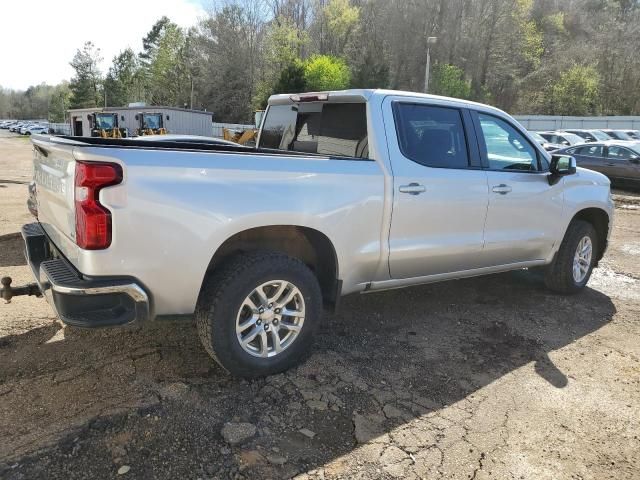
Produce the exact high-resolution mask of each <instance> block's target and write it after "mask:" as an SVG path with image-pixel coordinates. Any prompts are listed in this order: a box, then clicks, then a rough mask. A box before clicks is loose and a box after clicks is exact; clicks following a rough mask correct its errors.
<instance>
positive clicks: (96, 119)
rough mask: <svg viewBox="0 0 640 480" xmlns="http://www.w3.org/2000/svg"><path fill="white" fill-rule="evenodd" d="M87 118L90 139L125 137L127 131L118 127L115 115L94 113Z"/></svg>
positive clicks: (116, 115)
mask: <svg viewBox="0 0 640 480" xmlns="http://www.w3.org/2000/svg"><path fill="white" fill-rule="evenodd" d="M88 117H89V125H90V128H91V136H92V137H101V138H124V137H126V136H127V129H126V128H119V126H118V114H116V113H104V112H94V113H90V114H89V115H88Z"/></svg>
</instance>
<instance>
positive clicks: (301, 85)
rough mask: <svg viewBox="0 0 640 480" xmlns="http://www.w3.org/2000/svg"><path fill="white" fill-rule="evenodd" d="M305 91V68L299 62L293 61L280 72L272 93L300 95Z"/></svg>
mask: <svg viewBox="0 0 640 480" xmlns="http://www.w3.org/2000/svg"><path fill="white" fill-rule="evenodd" d="M306 89H307V83H306V81H305V67H304V64H303V63H302V62H301V61H299V60H298V61H295V62H293V63H292V64H291V65H288V66H287V67H285V68H284V69H283V70H282V72H280V78H279V79H278V81H277V82H276V85H275V87H274V88H273V93H274V94H276V93H300V92H304V91H305V90H306Z"/></svg>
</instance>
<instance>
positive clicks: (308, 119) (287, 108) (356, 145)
mask: <svg viewBox="0 0 640 480" xmlns="http://www.w3.org/2000/svg"><path fill="white" fill-rule="evenodd" d="M260 147H261V148H272V149H277V150H286V151H292V152H302V153H310V154H319V155H328V156H337V157H354V158H369V145H368V135H367V110H366V104H364V103H322V102H312V103H300V104H293V105H272V106H270V107H269V110H268V111H267V114H266V117H265V119H264V124H263V127H262V134H261V137H260Z"/></svg>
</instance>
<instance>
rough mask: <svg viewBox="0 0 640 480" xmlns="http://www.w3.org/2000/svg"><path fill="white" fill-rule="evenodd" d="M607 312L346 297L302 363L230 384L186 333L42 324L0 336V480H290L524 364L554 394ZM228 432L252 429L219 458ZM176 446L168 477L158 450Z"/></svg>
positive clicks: (487, 288) (435, 298)
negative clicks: (78, 478)
mask: <svg viewBox="0 0 640 480" xmlns="http://www.w3.org/2000/svg"><path fill="white" fill-rule="evenodd" d="M615 312H616V309H615V306H614V305H613V303H612V301H611V299H610V298H609V297H607V296H606V295H604V294H602V293H600V292H598V291H596V290H593V289H589V288H587V289H586V290H585V291H584V292H582V293H581V294H579V295H576V296H572V297H563V296H557V295H553V294H550V293H548V292H547V291H546V290H545V289H544V287H543V286H542V285H541V282H540V281H539V279H536V278H535V277H534V276H533V275H530V274H528V273H527V272H516V273H510V274H502V275H494V276H490V277H484V278H478V279H468V280H461V281H455V282H447V283H442V284H436V285H429V286H422V287H414V288H411V289H405V290H396V291H390V292H385V293H378V294H368V295H357V296H351V297H347V298H345V299H344V301H343V304H342V307H341V310H340V312H339V313H337V314H334V315H330V316H328V317H327V318H326V321H325V322H324V324H323V326H322V328H321V329H320V331H319V332H318V337H317V347H316V349H315V350H314V352H313V354H312V356H311V357H310V359H309V360H308V361H306V362H305V363H304V364H303V365H301V366H300V367H298V368H295V369H292V370H291V371H289V372H286V373H284V374H281V375H277V376H274V377H270V378H268V379H261V380H255V381H244V380H238V379H233V378H230V377H228V376H227V375H226V374H225V373H224V372H223V371H222V370H221V369H220V368H218V367H217V366H216V365H215V364H214V363H213V362H212V361H211V360H210V359H209V357H208V356H207V355H206V354H205V353H204V351H203V350H202V348H201V347H200V344H199V342H198V339H197V336H196V333H195V329H194V328H193V326H192V325H191V324H190V323H166V324H154V325H150V326H147V327H144V328H141V329H128V330H126V329H124V330H123V329H118V330H103V331H82V330H75V329H69V328H64V329H62V328H61V326H60V325H59V324H58V323H55V322H53V320H52V322H51V324H49V325H46V326H42V327H40V328H36V329H32V330H29V331H27V332H25V333H23V334H20V335H13V336H11V335H10V336H5V337H0V365H2V370H1V371H0V399H2V402H0V416H1V418H3V425H2V427H0V439H2V442H0V445H2V446H0V459H2V458H5V459H7V460H6V462H5V463H4V465H3V464H2V463H0V476H5V477H4V478H14V477H15V478H35V477H38V476H40V475H42V474H43V473H47V474H48V475H50V476H54V477H55V476H56V475H60V476H64V473H65V472H68V471H69V465H70V464H72V465H73V469H74V470H76V471H78V472H91V474H92V475H93V476H94V477H95V478H99V477H105V476H109V475H113V472H114V468H115V469H116V470H117V466H118V465H121V464H127V465H135V473H136V475H135V476H136V478H163V477H164V476H166V477H167V478H169V477H170V478H177V477H187V476H188V477H190V478H191V477H193V478H195V477H202V478H210V477H211V478H219V477H221V476H224V477H228V476H229V475H233V474H234V472H240V471H241V472H243V475H245V476H247V475H248V476H249V477H255V478H267V477H270V478H282V477H288V476H292V475H295V474H296V473H297V472H300V471H305V470H308V469H313V468H317V467H320V466H323V465H326V464H327V463H329V462H331V461H333V460H335V459H336V458H339V457H341V456H343V455H345V454H347V453H349V452H351V451H353V450H354V449H356V448H357V447H359V445H360V444H361V443H362V442H372V443H374V444H375V443H376V442H377V439H379V438H381V437H384V436H385V435H387V434H389V433H390V432H394V431H397V430H398V429H402V428H403V426H404V425H407V424H408V423H410V422H412V421H413V420H414V419H418V418H420V417H422V416H425V415H430V414H432V413H434V412H438V411H440V410H442V409H444V408H445V407H447V406H450V405H452V404H457V403H459V402H464V401H468V400H469V399H471V398H473V397H474V396H475V395H477V394H478V392H479V390H481V389H482V388H483V387H485V386H487V385H489V384H491V383H493V382H496V381H498V380H500V379H502V378H503V377H504V376H505V375H506V374H508V373H510V372H513V371H514V370H516V369H519V368H520V367H523V366H525V365H527V364H530V363H532V362H533V369H534V371H535V372H536V373H537V374H538V375H539V376H540V377H541V378H542V379H544V383H543V385H546V386H547V388H551V389H556V388H564V387H565V386H566V385H567V384H568V382H570V381H571V379H570V377H568V375H567V374H566V373H564V372H562V371H561V370H560V369H558V368H557V367H556V366H555V365H554V364H553V362H552V360H551V359H550V356H549V353H551V352H553V351H554V350H557V349H560V348H562V347H565V346H567V345H569V344H571V343H573V342H576V341H577V340H579V339H580V338H582V337H584V336H586V335H588V334H590V333H592V332H594V331H596V330H598V329H599V328H600V327H602V326H603V325H605V324H606V323H607V322H609V321H610V320H611V319H612V317H613V315H614V314H615ZM229 421H236V422H248V423H251V424H253V425H255V426H256V427H257V434H256V435H255V436H253V437H252V438H249V439H248V440H247V441H246V442H245V443H244V444H243V445H242V446H233V447H231V448H229V447H228V445H227V443H226V442H225V440H224V439H223V438H222V435H221V428H222V427H223V425H224V423H225V422H229ZM301 431H302V432H303V433H301ZM175 445H179V446H180V449H181V450H180V453H179V454H175V455H172V457H171V464H172V467H171V471H170V474H169V473H168V472H166V473H165V472H164V471H163V470H162V468H163V467H162V465H163V463H162V462H163V461H164V460H163V459H162V455H160V454H159V453H158V452H162V451H167V449H169V450H171V449H172V448H173V447H172V446H175ZM43 448H44V450H43ZM273 451H277V452H279V453H278V455H276V456H279V457H283V458H285V459H286V461H279V460H278V461H274V460H273V458H271V460H269V458H270V457H269V452H273ZM247 452H250V453H251V452H253V453H251V454H250V455H249V454H247ZM271 456H273V454H271Z"/></svg>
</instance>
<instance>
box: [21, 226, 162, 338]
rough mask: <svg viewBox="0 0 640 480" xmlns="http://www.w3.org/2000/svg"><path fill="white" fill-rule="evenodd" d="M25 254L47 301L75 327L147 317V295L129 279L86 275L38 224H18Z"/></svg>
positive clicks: (112, 324)
mask: <svg viewBox="0 0 640 480" xmlns="http://www.w3.org/2000/svg"><path fill="white" fill-rule="evenodd" d="M22 238H23V239H24V242H25V256H26V258H27V262H28V263H29V266H30V267H31V270H32V271H33V275H34V277H35V279H36V282H37V283H38V286H39V287H40V290H41V291H42V293H43V295H44V296H45V298H46V299H47V301H48V302H49V304H50V305H51V306H52V307H53V309H54V310H55V311H56V314H57V315H58V317H60V319H61V320H62V321H63V322H64V323H66V324H68V325H73V326H76V327H87V328H96V327H109V326H116V325H126V324H129V323H133V322H139V321H144V320H147V319H148V318H149V296H148V295H147V293H146V292H145V290H144V288H143V287H142V286H141V285H140V284H139V283H138V282H136V281H135V279H133V278H127V277H87V276H86V275H83V274H81V273H80V272H78V271H77V270H76V269H75V268H74V267H73V266H72V265H71V264H70V263H69V262H68V261H67V259H66V258H64V256H63V255H62V254H61V253H60V251H59V250H58V249H57V248H56V247H55V245H54V244H53V243H52V242H51V241H50V240H49V238H48V237H47V235H46V234H45V232H44V230H43V229H42V227H41V226H40V224H39V223H30V224H27V225H24V226H23V227H22Z"/></svg>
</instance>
